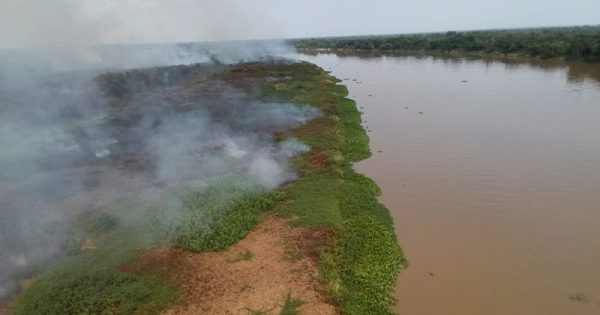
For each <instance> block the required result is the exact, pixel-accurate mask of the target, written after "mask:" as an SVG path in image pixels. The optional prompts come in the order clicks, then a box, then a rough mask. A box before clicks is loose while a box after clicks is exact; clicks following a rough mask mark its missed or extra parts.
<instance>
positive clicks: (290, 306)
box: [279, 293, 306, 315]
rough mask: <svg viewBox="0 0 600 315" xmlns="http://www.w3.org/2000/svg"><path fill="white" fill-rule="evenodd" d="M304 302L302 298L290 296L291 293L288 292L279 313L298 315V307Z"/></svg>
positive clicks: (282, 314)
mask: <svg viewBox="0 0 600 315" xmlns="http://www.w3.org/2000/svg"><path fill="white" fill-rule="evenodd" d="M305 303H306V302H304V301H302V300H299V299H294V298H292V294H291V293H288V295H287V297H286V298H285V302H284V304H283V308H282V309H281V312H279V315H298V309H299V308H300V306H302V305H304V304H305Z"/></svg>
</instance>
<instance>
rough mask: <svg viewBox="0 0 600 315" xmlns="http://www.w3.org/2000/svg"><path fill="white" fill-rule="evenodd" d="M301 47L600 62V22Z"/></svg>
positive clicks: (302, 45)
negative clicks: (479, 54) (514, 56)
mask: <svg viewBox="0 0 600 315" xmlns="http://www.w3.org/2000/svg"><path fill="white" fill-rule="evenodd" d="M291 44H292V45H294V46H295V47H296V48H298V49H300V50H303V49H304V50H310V49H330V50H360V51H381V52H419V53H452V52H458V53H461V52H462V53H490V54H498V53H499V54H516V55H525V56H530V57H537V58H543V59H547V58H564V59H577V60H587V61H600V25H598V26H576V27H552V28H529V29H513V30H485V31H466V32H456V31H449V32H445V33H424V34H406V35H380V36H375V35H374V36H355V37H328V38H306V39H296V40H291Z"/></svg>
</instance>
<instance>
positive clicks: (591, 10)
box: [0, 0, 600, 47]
mask: <svg viewBox="0 0 600 315" xmlns="http://www.w3.org/2000/svg"><path fill="white" fill-rule="evenodd" d="M590 24H594V25H597V24H600V0H569V1H567V0H502V1H491V0H452V1H445V0H413V1H404V0H396V1H393V0H369V1H364V0H361V1H358V0H344V1H341V0H329V1H327V0H302V1H284V0H246V1H244V0H220V1H213V0H210V1H209V0H0V47H23V46H35V45H38V46H44V45H50V46H52V45H55V46H64V45H65V44H66V43H68V42H77V43H80V44H111V43H147V42H151V43H156V42H179V41H211V40H233V39H273V38H298V37H320V36H342V35H368V34H394V33H415V32H433V31H448V30H474V29H490V28H515V27H533V26H563V25H590Z"/></svg>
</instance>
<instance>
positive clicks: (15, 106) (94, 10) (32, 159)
mask: <svg viewBox="0 0 600 315" xmlns="http://www.w3.org/2000/svg"><path fill="white" fill-rule="evenodd" d="M239 8H240V6H239V3H238V1H235V0H227V1H220V2H214V3H213V2H205V1H192V0H175V1H166V0H147V1H144V0H124V1H116V0H105V1H78V0H43V1H42V0H38V1H36V0H4V1H2V2H0V265H1V266H3V267H2V268H0V300H1V299H3V298H6V297H8V296H9V295H10V294H12V293H14V292H15V291H16V290H18V289H19V286H20V284H19V283H20V281H22V280H23V279H26V278H28V277H31V276H32V275H34V274H35V272H37V271H38V270H40V268H41V267H42V266H43V265H44V264H45V263H47V262H48V261H51V260H56V259H58V258H60V257H61V256H63V255H64V254H65V253H66V252H67V251H68V250H69V248H68V246H67V245H66V244H70V243H69V242H71V243H72V242H73V241H75V242H81V241H82V240H81V239H78V238H77V237H74V236H73V227H72V226H71V225H73V224H74V223H75V222H77V221H78V220H80V219H81V218H83V217H86V216H95V215H98V214H101V213H105V212H106V211H107V210H108V209H114V208H115V207H117V206H118V205H122V204H126V203H128V202H131V201H136V202H137V201H141V202H144V203H155V202H158V203H160V202H162V201H161V200H164V198H169V196H173V194H175V195H177V192H180V191H186V190H193V191H196V192H203V191H204V192H209V191H219V190H220V189H221V188H220V187H223V186H224V184H223V183H227V184H226V185H225V186H227V187H234V188H235V189H234V191H235V193H231V194H227V193H224V192H219V193H218V194H217V197H214V198H217V199H219V202H220V204H221V205H222V207H220V208H218V209H217V210H215V209H212V210H211V211H206V214H202V211H200V215H199V216H196V217H195V220H200V221H201V223H202V224H203V225H204V226H206V227H208V226H210V224H212V223H213V222H214V221H215V220H216V219H218V217H219V216H222V215H223V214H224V213H225V212H226V211H227V210H228V209H229V206H230V205H232V204H233V203H234V202H235V201H236V200H238V199H239V198H242V197H244V196H247V195H251V194H253V193H257V192H261V191H267V190H271V189H274V188H277V187H278V186H280V185H282V184H284V183H286V182H288V181H291V180H294V179H295V178H296V176H297V174H296V172H295V171H294V169H293V168H291V167H290V166H289V165H288V159H289V158H290V157H293V156H294V155H296V154H299V153H303V152H307V151H308V150H309V148H308V147H307V146H306V145H304V144H302V143H301V142H299V141H298V140H295V139H287V140H285V141H282V142H278V141H276V140H275V137H274V135H275V134H277V133H281V132H283V131H284V130H286V129H289V128H291V127H294V126H298V125H301V124H303V123H306V122H307V121H309V120H311V119H313V118H315V117H317V116H319V115H320V112H319V111H317V110H316V109H314V108H312V107H310V106H298V105H292V104H285V103H284V104H282V103H265V102H261V101H258V100H257V99H255V97H254V96H253V93H252V91H253V88H254V87H252V86H250V87H249V88H246V89H245V88H241V87H239V86H234V85H232V84H229V83H228V82H226V81H218V80H217V81H215V82H213V81H211V80H206V81H205V82H204V81H202V83H198V82H197V81H193V83H194V84H189V83H190V82H191V81H190V80H198V79H199V78H207V77H210V76H213V75H215V74H218V73H220V71H223V69H225V66H224V65H226V64H232V63H237V62H250V61H258V60H264V59H265V58H267V57H268V58H271V57H269V56H273V55H277V54H286V53H288V48H287V47H286V46H285V45H284V44H282V43H281V42H277V41H247V42H235V41H229V42H222V40H230V39H235V38H249V37H250V38H251V37H253V34H258V33H260V34H264V30H265V29H269V30H273V33H272V34H273V36H277V35H278V34H277V33H276V30H277V27H274V26H273V25H270V24H269V22H268V19H265V18H264V17H263V16H248V15H247V14H246V12H245V11H244V10H241V9H239ZM256 12H260V10H259V11H256ZM255 30H256V31H257V33H254V32H255ZM259 31H260V32H259ZM195 40H213V41H215V40H219V42H211V43H192V42H191V41H195ZM182 41H185V42H182ZM165 42H166V43H165ZM142 43H143V44H142ZM124 44H127V45H124ZM2 48H3V49H2ZM197 63H202V64H197ZM192 64H196V65H192ZM171 65H188V66H171ZM156 66H168V67H163V68H146V69H143V70H128V71H125V72H120V71H121V70H126V69H133V68H141V67H156ZM107 72H108V73H107ZM221 190H222V189H221ZM160 209H161V210H160V211H158V212H153V213H152V215H151V216H150V215H148V213H143V214H144V215H143V216H140V214H142V213H139V212H131V213H127V211H128V209H125V210H124V211H123V213H122V217H123V218H130V219H128V220H129V221H128V224H132V225H133V228H134V229H137V230H143V231H144V232H143V233H149V234H151V233H164V230H165V229H168V228H171V227H172V226H177V225H178V224H180V223H181V221H182V220H184V219H185V218H186V217H185V216H186V213H185V209H184V207H182V205H181V203H179V202H174V203H173V202H172V203H169V205H168V206H164V207H160ZM132 211H133V210H132ZM136 211H137V210H136ZM143 217H152V218H153V220H156V222H159V223H160V224H159V225H160V226H162V227H164V229H163V230H161V231H152V230H151V229H143V228H142V226H147V225H148V224H149V223H148V220H146V219H144V218H143ZM131 218H133V219H131ZM124 220H125V219H124ZM202 224H199V225H198V226H200V225H202ZM139 237H140V239H143V238H148V237H150V238H153V237H155V235H139ZM78 246H79V245H78Z"/></svg>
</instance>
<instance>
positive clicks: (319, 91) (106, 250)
mask: <svg viewBox="0 0 600 315" xmlns="http://www.w3.org/2000/svg"><path fill="white" fill-rule="evenodd" d="M108 79H109V80H110V81H109V82H111V85H110V86H111V87H115V86H114V83H119V82H120V80H123V78H122V77H119V76H112V77H109V78H108ZM207 82H208V83H207ZM210 82H214V83H215V84H209V83H210ZM219 82H227V83H228V84H229V85H232V86H236V87H237V88H240V89H243V90H247V91H251V93H252V95H253V96H252V98H253V99H255V100H261V101H266V102H273V103H276V102H289V103H293V104H295V105H297V106H305V105H307V104H309V105H311V106H313V107H315V108H318V109H319V110H320V111H321V112H322V113H323V115H322V116H321V117H317V118H314V119H312V120H310V121H308V123H306V124H304V125H302V126H299V127H296V128H293V129H291V130H288V131H284V132H278V133H277V135H276V137H277V140H278V141H279V142H280V143H281V142H282V141H284V140H286V139H291V138H295V139H298V140H299V141H301V142H302V143H304V144H306V145H308V146H309V147H310V151H308V152H306V153H302V154H300V155H298V156H296V157H294V158H292V160H291V162H292V165H293V166H294V167H295V168H296V169H297V170H298V171H299V172H300V175H301V176H300V178H299V179H298V180H296V181H293V182H290V183H288V184H287V185H285V186H284V187H283V188H281V189H277V190H275V191H272V192H262V193H259V194H256V193H253V194H252V195H250V196H248V195H247V193H244V191H243V190H242V192H240V189H239V188H238V187H233V188H232V186H231V183H232V182H231V180H233V181H234V182H235V181H236V179H235V177H233V178H225V179H221V180H219V181H218V185H219V187H221V188H219V189H218V190H216V192H217V193H218V194H219V195H221V194H226V195H227V194H232V193H233V194H237V195H238V196H239V197H237V198H236V199H234V201H235V202H234V203H224V204H217V205H214V204H211V200H216V201H215V202H218V199H214V198H213V197H211V195H210V193H211V192H202V193H195V192H194V191H193V190H192V191H188V192H187V193H186V195H185V196H187V197H185V198H184V200H183V202H184V205H186V207H187V208H189V209H190V210H191V211H192V213H201V212H202V211H204V209H206V208H207V207H209V208H217V209H221V208H227V209H229V210H228V211H225V212H224V213H225V215H224V216H222V217H221V216H220V217H217V218H215V219H214V221H213V224H211V226H210V228H209V229H208V230H206V228H205V227H204V226H202V227H201V226H198V225H200V224H204V222H201V221H197V220H191V221H188V222H187V223H186V225H185V228H184V230H183V231H184V232H185V233H184V234H177V236H176V237H175V238H174V239H173V238H171V239H173V240H174V242H169V241H168V240H169V239H150V240H147V241H146V242H145V243H142V244H140V243H139V242H137V241H135V242H134V241H133V240H131V241H129V240H130V239H131V238H132V234H135V233H133V232H132V229H131V227H130V226H127V224H124V222H126V220H123V219H122V218H121V217H119V216H118V215H117V214H118V213H124V212H130V213H133V214H135V213H138V214H139V213H141V212H138V211H137V210H135V208H137V207H140V205H139V204H127V205H122V206H120V207H119V209H118V211H117V210H113V211H112V212H110V211H109V213H108V214H106V215H103V216H99V217H92V218H91V219H88V220H87V221H85V222H82V223H81V224H80V226H81V227H83V230H82V231H80V232H79V233H80V234H78V235H79V236H78V238H77V239H75V240H73V244H72V246H73V248H74V249H77V250H74V251H73V252H72V253H71V254H69V255H68V256H67V258H66V259H62V260H61V261H59V263H58V264H56V265H55V266H53V267H51V268H49V269H46V270H45V271H44V272H42V274H41V276H36V277H35V278H33V279H32V280H29V281H27V283H24V284H23V287H24V291H23V293H21V294H20V295H19V296H18V297H17V299H16V301H15V303H14V304H13V306H12V311H13V312H14V313H15V314H34V313H44V314H64V313H82V312H108V313H121V314H130V313H140V312H141V313H157V312H163V311H165V310H166V311H167V312H174V313H186V312H193V311H197V310H200V309H202V310H204V309H211V308H210V305H206V304H203V303H204V302H202V301H207V300H203V299H198V298H197V297H198V295H199V294H200V295H203V294H205V293H206V294H217V295H219V294H220V293H218V292H222V290H226V291H227V290H228V292H232V291H234V293H235V294H240V293H242V294H246V295H247V296H246V300H247V301H253V303H254V304H251V305H238V304H235V305H233V304H232V305H220V306H219V307H220V309H221V310H227V311H231V312H233V313H247V312H250V311H255V312H258V311H263V312H267V311H268V312H275V311H281V312H282V314H283V310H286V309H287V310H290V309H291V310H292V311H298V310H299V311H300V312H301V313H302V312H308V311H309V310H310V309H311V308H310V307H316V306H315V305H317V304H319V303H320V305H322V307H325V308H327V305H330V306H331V307H332V308H331V310H333V312H342V313H347V314H365V313H370V314H388V313H390V312H391V308H390V307H391V306H392V305H393V304H394V302H395V299H394V297H393V295H392V290H393V286H394V283H395V279H396V276H397V274H398V272H399V271H400V268H401V266H402V265H403V264H404V262H405V260H404V258H403V255H402V252H401V250H400V248H399V246H398V244H397V241H396V236H395V233H394V229H393V223H392V219H391V217H390V215H389V211H388V210H387V209H386V208H385V207H384V206H383V205H381V204H380V203H379V202H378V201H377V196H378V195H379V194H380V190H379V188H378V187H377V185H376V184H375V183H374V182H373V181H371V180H370V179H368V178H366V177H364V176H362V175H360V174H357V173H356V172H355V171H354V170H353V168H352V165H353V163H354V162H356V161H359V160H362V159H365V158H367V157H369V156H370V151H369V146H368V141H369V140H368V137H367V134H366V131H365V130H364V129H363V127H362V126H361V118H360V113H359V112H358V110H357V108H356V103H355V102H354V101H352V100H350V99H348V98H347V95H348V90H347V89H346V87H344V86H342V85H339V84H338V82H340V81H339V80H337V79H336V78H334V77H332V76H330V75H329V74H327V73H326V72H325V71H324V70H322V69H320V68H318V67H316V66H314V65H312V64H309V63H285V62H279V63H252V64H240V65H233V66H226V67H223V68H221V69H216V70H214V71H211V72H210V73H209V74H206V72H200V73H199V76H197V77H195V76H191V77H189V78H187V79H186V80H185V81H184V82H182V83H181V86H183V87H184V90H185V91H192V92H193V93H195V92H196V91H202V90H203V89H204V90H206V87H207V86H209V87H218V86H219ZM118 90H119V89H118ZM119 91H120V90H119ZM210 91H211V92H212V91H213V90H210ZM230 189H233V191H230ZM214 192H215V191H212V193H214ZM207 194H208V195H207ZM171 199H172V198H171ZM130 219H131V218H130ZM133 219H134V220H135V219H136V218H133ZM137 219H140V218H137ZM278 220H284V221H278ZM259 222H262V223H259ZM269 222H271V223H272V224H269ZM277 222H279V223H277ZM281 222H284V223H285V224H283V225H282V223H281ZM265 224H266V226H265ZM257 225H258V226H259V227H260V228H259V229H258V231H257V230H255V228H256V226H257ZM271 225H273V226H279V227H280V228H279V230H280V231H284V232H282V233H276V234H278V235H279V234H281V235H279V236H277V238H273V237H271V238H269V237H261V235H262V234H260V231H268V230H269V228H270V226H271ZM286 225H291V226H295V227H302V228H301V229H300V230H297V228H296V229H293V228H288V227H286ZM253 230H254V232H252V231H253ZM253 233H254V234H253ZM256 233H259V234H256ZM240 240H244V241H243V242H244V243H243V245H234V244H236V243H238V242H239V241H240ZM253 240H254V241H253ZM166 241H167V242H166ZM165 242H166V243H165ZM261 242H266V243H269V244H271V246H274V247H271V248H274V249H273V250H274V251H279V252H280V253H281V255H266V254H265V255H263V254H261V253H260V252H259V250H260V249H261V248H264V246H261ZM266 243H265V244H266ZM232 245H233V246H234V247H231V246H232ZM165 246H166V247H165ZM235 246H238V247H235ZM240 246H241V247H240ZM242 247H243V248H242ZM228 249H229V251H227V250H228ZM232 249H233V251H232ZM204 252H213V253H208V254H206V253H204ZM219 252H220V253H219ZM221 253H225V254H221ZM207 255H208V256H207ZM210 255H212V256H215V257H216V256H219V255H221V256H219V257H220V258H213V259H209V258H206V257H209V256H210ZM280 256H281V257H280ZM157 257H162V258H161V259H157ZM282 257H283V258H285V259H287V260H286V262H284V263H283V265H281V261H280V260H281V259H282ZM286 257H287V258H286ZM177 259H188V260H189V261H194V262H197V263H199V264H202V263H205V264H213V263H215V262H216V261H219V262H220V263H226V264H232V265H231V268H225V270H227V272H226V274H227V276H228V277H233V278H236V272H240V277H239V279H244V277H243V276H241V275H242V273H243V274H246V275H248V274H253V273H254V274H257V275H261V276H262V275H264V277H266V279H265V278H262V277H261V278H260V281H263V283H267V284H268V283H269V278H268V277H269V276H270V272H269V270H262V271H261V270H253V268H259V269H260V268H261V267H262V269H265V268H269V267H265V266H270V265H269V264H266V265H265V264H264V263H263V262H265V261H268V260H278V261H277V262H275V261H273V263H278V264H279V265H278V266H285V268H288V269H285V268H283V267H282V268H283V269H277V268H275V269H274V270H281V272H289V271H290V270H295V272H298V273H299V275H301V274H303V273H307V274H308V275H309V277H308V278H302V277H300V278H298V277H288V278H285V277H284V278H283V279H282V278H281V276H282V275H281V274H276V273H272V276H273V277H280V278H279V279H281V280H278V281H279V282H277V281H275V282H277V283H279V284H280V288H282V289H281V290H280V291H276V292H275V293H273V294H272V295H267V296H264V295H260V292H259V291H261V290H259V289H260V285H257V286H256V288H255V289H253V287H254V285H253V283H245V282H244V283H242V282H235V281H230V282H227V281H224V282H223V283H221V282H220V281H218V279H220V278H219V277H218V276H216V274H217V273H209V274H210V275H212V276H209V277H213V279H217V281H216V282H212V283H214V284H215V285H214V286H210V287H206V286H204V285H198V283H196V284H194V283H190V282H189V281H193V280H194V279H193V278H191V277H192V276H193V275H194V273H193V272H192V273H189V272H190V271H189V270H186V271H181V270H177V267H178V266H181V265H180V264H176V265H173V264H172V262H173V261H178V260H177ZM254 259H257V260H260V262H259V261H257V262H258V263H256V264H255V263H251V262H253V260H254ZM182 265H183V266H185V264H182ZM197 267H198V268H199V269H198V270H201V269H202V270H209V269H211V268H214V267H215V266H212V265H211V266H209V265H207V266H206V269H204V268H202V266H197ZM290 268H291V269H290ZM286 270H287V271H286ZM180 271H181V272H180ZM186 272H188V273H186ZM181 274H186V276H185V277H179V276H178V275H181ZM310 275H312V276H310ZM200 277H202V276H200ZM248 279H249V278H248ZM303 279H304V280H303ZM250 280H251V279H249V281H250ZM253 281H258V279H256V278H255V279H254V280H253ZM302 281H305V282H306V283H302ZM298 282H300V283H298ZM200 283H205V282H203V281H200ZM292 284H294V285H292ZM227 285H233V286H236V288H232V287H227ZM298 285H299V286H300V287H303V288H305V289H302V290H298V292H295V288H298ZM221 286H224V287H221ZM307 286H308V287H310V289H309V290H307V289H306V287H307ZM207 289H208V291H209V292H204V291H205V290H207ZM213 290H214V291H213ZM235 294H234V295H233V296H234V297H235V296H236V295H235ZM236 299H237V298H232V299H230V300H236ZM194 303H196V304H194ZM198 303H199V304H198ZM303 305H306V306H303ZM186 307H187V308H186ZM303 307H308V308H306V310H305V311H303ZM257 308H259V309H257ZM289 314H293V313H289Z"/></svg>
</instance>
